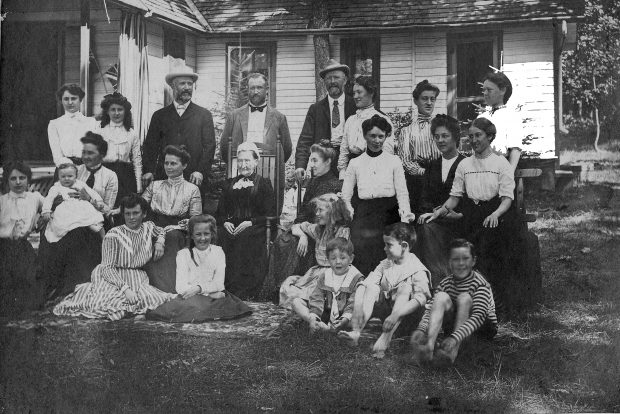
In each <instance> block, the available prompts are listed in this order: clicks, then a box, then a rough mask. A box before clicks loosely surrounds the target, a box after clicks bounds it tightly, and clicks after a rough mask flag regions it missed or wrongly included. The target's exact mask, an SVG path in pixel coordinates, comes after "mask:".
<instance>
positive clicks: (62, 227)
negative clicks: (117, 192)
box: [41, 164, 105, 243]
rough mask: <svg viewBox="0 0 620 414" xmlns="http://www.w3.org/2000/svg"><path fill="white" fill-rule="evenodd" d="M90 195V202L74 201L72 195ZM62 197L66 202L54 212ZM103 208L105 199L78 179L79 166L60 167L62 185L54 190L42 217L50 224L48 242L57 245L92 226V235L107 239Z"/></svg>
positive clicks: (55, 185) (51, 189)
mask: <svg viewBox="0 0 620 414" xmlns="http://www.w3.org/2000/svg"><path fill="white" fill-rule="evenodd" d="M77 193H86V195H87V196H88V198H90V201H86V200H82V199H80V198H74V197H72V195H76V194H77ZM58 196H61V197H62V199H63V202H62V203H60V204H59V205H58V207H56V210H54V212H52V204H53V203H54V199H55V198H56V197H58ZM102 208H103V199H102V198H101V196H100V195H99V194H98V193H97V192H96V191H95V190H93V189H92V188H90V187H89V186H87V185H86V183H84V182H83V181H80V180H78V179H77V167H76V166H75V164H60V166H59V167H58V181H57V182H56V183H54V185H53V186H52V188H50V190H49V192H48V194H47V197H45V201H44V202H43V210H42V214H41V215H42V217H43V220H44V221H46V222H48V224H47V228H46V229H45V238H46V239H47V241H48V242H50V243H54V242H57V241H58V240H60V239H62V237H63V236H64V235H65V234H67V233H68V232H70V231H71V230H73V229H76V228H78V227H85V226H88V228H90V229H91V230H92V231H94V232H96V233H99V234H100V235H101V238H102V239H103V236H105V230H103V215H102V214H101V212H100V211H99V210H100V209H102Z"/></svg>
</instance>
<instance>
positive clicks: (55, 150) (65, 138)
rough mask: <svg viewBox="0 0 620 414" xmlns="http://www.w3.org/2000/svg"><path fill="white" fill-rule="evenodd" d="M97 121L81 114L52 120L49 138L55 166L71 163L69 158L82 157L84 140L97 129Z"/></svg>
mask: <svg viewBox="0 0 620 414" xmlns="http://www.w3.org/2000/svg"><path fill="white" fill-rule="evenodd" d="M97 124H98V123H97V120H95V118H90V117H86V116H84V115H83V114H82V113H81V112H73V113H68V112H67V113H65V114H64V115H63V116H61V117H59V118H56V119H52V120H51V121H50V123H49V125H48V127H47V138H48V140H49V143H50V149H51V150H52V157H53V158H54V164H56V166H59V165H60V164H64V163H68V162H71V160H69V157H76V158H80V157H81V156H82V142H81V141H80V138H82V137H83V136H84V135H86V133H87V132H88V131H95V130H96V129H97Z"/></svg>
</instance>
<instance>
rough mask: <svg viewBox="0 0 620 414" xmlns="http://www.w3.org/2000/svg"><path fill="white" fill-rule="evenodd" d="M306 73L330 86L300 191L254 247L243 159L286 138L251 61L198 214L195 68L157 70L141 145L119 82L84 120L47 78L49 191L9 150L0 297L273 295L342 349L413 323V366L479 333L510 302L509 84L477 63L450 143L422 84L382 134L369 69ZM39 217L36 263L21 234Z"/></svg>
mask: <svg viewBox="0 0 620 414" xmlns="http://www.w3.org/2000/svg"><path fill="white" fill-rule="evenodd" d="M320 74H321V77H322V78H323V80H324V83H325V87H326V89H327V96H326V97H325V98H324V99H322V100H320V101H318V102H317V103H315V104H313V105H311V107H310V108H309V110H308V114H307V116H306V120H305V123H304V126H303V129H302V132H301V135H300V137H299V140H298V143H297V148H296V151H295V173H294V174H295V178H296V181H297V183H298V185H304V186H305V187H306V189H305V194H304V196H303V200H302V201H301V203H300V204H301V208H300V209H299V210H298V214H297V217H296V218H295V220H294V221H293V223H291V224H292V225H290V226H286V225H284V223H282V225H281V226H280V229H279V231H278V235H277V238H276V239H275V240H274V241H273V249H271V255H270V257H268V256H267V254H266V245H267V243H268V242H270V241H268V240H266V234H267V233H266V231H265V228H266V226H267V217H269V216H273V214H274V212H275V210H276V209H275V206H276V203H282V202H283V200H282V199H280V200H276V199H275V197H274V188H273V183H272V182H271V180H270V179H269V178H265V177H263V176H261V175H260V174H257V166H258V163H259V160H260V158H261V156H263V155H265V154H270V153H273V152H274V151H276V148H277V141H278V140H279V141H280V142H281V144H282V148H283V152H284V159H288V157H289V156H290V155H291V154H292V144H291V139H290V134H289V130H288V125H287V121H286V117H285V116H284V115H283V114H282V113H280V112H278V111H277V110H275V109H274V108H271V107H270V106H269V105H268V103H267V90H268V79H267V78H266V77H265V76H264V75H262V74H259V73H256V74H251V75H249V76H248V97H249V102H248V104H247V105H244V106H242V107H241V108H239V109H237V110H235V111H233V112H231V113H230V114H229V115H228V116H227V118H226V125H225V127H224V131H223V133H222V136H221V138H220V149H221V156H222V159H223V160H224V161H226V162H228V161H230V160H231V159H232V155H236V162H235V164H236V171H233V174H232V176H231V177H229V178H228V179H227V180H226V182H225V183H224V185H223V188H222V195H221V197H220V200H219V203H218V207H217V211H214V212H213V214H212V215H209V214H204V213H203V204H202V198H203V196H204V194H205V192H206V191H207V185H206V184H207V182H208V177H209V172H210V167H211V163H212V162H213V157H214V152H215V133H214V128H213V119H212V116H211V114H210V112H209V111H208V110H206V109H204V108H201V107H200V106H198V105H196V104H195V103H193V102H192V101H191V98H192V93H193V90H194V83H195V82H196V80H197V78H198V76H197V75H196V74H195V73H193V72H191V71H189V70H185V71H177V72H175V73H171V74H169V75H167V76H166V82H167V83H168V84H169V85H170V86H171V88H172V90H173V92H174V102H173V103H172V104H171V105H168V106H166V107H164V108H162V109H160V110H158V111H157V112H155V114H154V115H153V117H152V120H151V123H150V126H149V130H148V133H147V135H146V139H145V141H144V144H143V145H141V143H140V139H139V138H138V136H137V134H136V132H135V131H134V129H133V128H132V116H131V104H130V103H129V102H128V101H127V99H126V98H125V97H124V96H122V95H121V94H120V93H117V92H115V93H113V94H110V95H106V96H105V97H104V99H103V101H102V103H101V108H102V111H103V112H102V119H101V121H100V122H97V121H95V120H94V118H88V117H85V116H84V115H82V114H81V113H80V112H79V107H80V104H81V100H82V99H83V98H84V92H83V91H82V90H81V88H80V87H79V86H78V85H64V86H63V87H62V88H61V89H60V90H59V91H58V98H59V100H60V102H61V103H62V105H63V108H64V110H65V114H64V115H63V116H61V117H60V118H58V119H55V120H53V121H50V126H49V129H48V134H49V142H50V147H51V150H52V154H53V159H54V163H55V164H56V166H57V169H56V174H57V179H58V181H57V182H56V183H55V184H54V186H53V187H52V188H51V190H50V191H49V193H48V195H47V196H46V197H45V198H43V197H42V196H41V195H40V194H38V193H36V192H29V191H28V183H29V181H30V179H31V176H32V173H31V170H30V168H29V167H28V166H27V165H25V164H24V163H23V162H20V161H14V162H9V163H6V164H5V165H4V175H3V177H4V180H5V183H6V184H7V186H8V190H9V192H8V193H7V194H5V195H3V196H0V243H2V248H3V251H5V249H6V251H7V252H10V253H11V254H9V255H3V258H2V259H0V267H1V269H0V270H2V274H3V278H2V283H3V289H2V292H3V298H2V306H3V307H4V309H3V311H7V310H8V311H14V310H15V309H24V308H28V307H32V305H33V304H35V303H37V301H38V303H40V301H41V298H44V299H53V298H58V299H57V300H56V302H55V306H54V308H53V312H54V313H55V314H57V315H70V316H83V317H90V318H109V319H111V320H117V319H120V318H122V317H124V316H125V315H127V314H143V313H146V315H147V318H153V319H158V320H166V321H176V322H200V321H206V320H218V319H230V318H234V317H240V316H243V315H247V314H248V313H250V308H249V307H248V305H247V304H245V303H244V302H243V301H242V299H256V298H270V299H274V300H279V303H280V305H281V306H284V307H287V308H289V309H292V310H293V311H295V312H296V313H297V314H299V315H300V316H301V317H302V318H303V319H304V320H306V321H307V322H308V323H309V326H310V329H311V331H317V330H327V331H335V332H337V333H338V336H339V337H340V338H342V339H343V340H344V341H346V342H347V343H349V344H351V345H356V344H357V343H358V340H359V337H360V332H361V331H362V330H363V329H364V326H365V325H366V323H367V322H368V320H369V319H370V318H371V317H373V316H376V317H379V318H381V319H383V320H384V322H383V334H382V335H381V337H380V338H379V339H378V341H377V342H376V343H375V345H374V351H373V353H374V354H375V355H376V356H377V357H383V355H384V354H385V351H386V350H387V348H388V345H389V343H390V340H391V338H392V336H393V335H394V333H395V332H396V331H397V330H399V332H401V333H404V334H411V333H412V332H413V334H412V336H411V343H412V345H413V346H414V350H415V352H414V354H415V358H416V359H417V360H418V361H420V362H424V361H430V360H436V361H439V362H453V361H454V358H455V357H456V354H457V352H458V347H459V345H460V344H461V342H462V341H463V340H464V339H465V338H467V337H468V336H470V335H471V334H472V333H473V332H474V331H479V332H481V333H483V334H485V335H487V336H492V335H493V332H494V329H495V327H496V324H497V317H496V313H495V303H496V302H497V303H498V306H500V307H501V306H502V305H503V303H504V302H508V300H509V297H510V292H508V291H507V289H506V286H507V284H506V283H505V282H506V280H507V279H508V278H510V277H513V276H511V275H509V274H510V273H514V272H516V269H517V268H518V263H517V254H518V252H519V245H518V243H519V240H518V239H519V237H518V236H517V234H518V228H517V223H516V215H515V212H514V207H513V206H512V199H513V192H514V187H515V183H514V170H515V168H516V165H517V163H518V160H519V156H520V147H521V137H520V135H519V125H517V124H516V123H515V122H516V121H515V114H514V113H511V112H510V110H509V109H507V108H506V106H505V104H506V102H507V101H508V99H509V97H510V95H511V93H512V85H511V84H510V80H508V78H507V77H506V76H505V75H504V74H503V73H501V72H496V73H490V74H488V75H487V76H486V78H485V80H484V84H483V95H484V98H485V103H486V104H487V110H486V112H484V113H482V114H481V115H480V116H479V117H478V118H477V119H476V120H474V121H473V122H472V124H471V126H470V127H469V131H468V134H469V140H470V144H471V147H472V149H473V155H472V156H470V157H465V156H463V155H462V154H460V153H459V151H458V147H459V145H460V137H461V129H460V126H459V123H458V121H457V120H456V119H454V118H452V117H450V116H447V115H437V116H434V117H433V111H434V105H435V101H436V99H437V96H438V95H439V93H440V91H439V89H438V88H437V87H436V86H435V85H432V84H431V83H429V82H428V81H423V82H420V83H419V84H418V85H416V87H415V89H414V90H413V93H412V95H413V100H414V103H415V105H416V108H417V111H416V113H415V114H414V117H413V120H412V123H411V124H410V125H408V126H406V127H404V128H402V129H401V130H400V131H395V130H394V127H393V124H392V122H391V121H390V119H389V117H388V116H387V115H385V114H384V113H382V112H381V111H379V110H378V109H376V108H375V106H374V101H375V98H376V96H377V93H378V90H377V86H376V84H375V83H374V81H373V79H372V78H371V77H368V76H359V77H357V78H355V80H354V81H353V97H350V96H348V95H346V94H345V93H344V87H345V84H346V83H347V82H348V80H349V76H350V72H349V68H348V67H347V66H346V65H342V64H340V63H338V62H336V61H334V60H330V61H329V62H328V63H327V65H326V66H325V68H324V69H323V70H322V71H321V73H320ZM229 151H231V152H232V154H230V153H229ZM280 170H281V171H284V168H281V169H280ZM278 182H279V183H280V184H281V185H282V186H283V184H284V179H283V177H282V178H281V179H280V180H278ZM280 193H282V192H280ZM283 221H284V220H283ZM37 229H43V230H42V231H41V243H40V247H39V252H38V257H36V255H35V252H34V250H33V248H32V246H30V244H29V243H28V242H27V241H26V239H27V237H28V235H29V234H30V233H31V232H32V231H35V230H37ZM311 240H312V241H311ZM474 245H475V246H476V248H475V249H474ZM474 266H475V267H476V269H477V270H475V269H474ZM483 275H484V276H483ZM433 287H434V288H433ZM433 292H434V294H433ZM25 298H26V299H25ZM442 328H443V330H444V332H445V333H446V338H445V339H444V340H443V342H442V343H441V347H440V349H438V350H437V351H436V352H434V347H435V341H436V340H437V336H438V334H439V332H440V330H441V329H442Z"/></svg>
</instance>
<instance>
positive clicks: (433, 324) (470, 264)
mask: <svg viewBox="0 0 620 414" xmlns="http://www.w3.org/2000/svg"><path fill="white" fill-rule="evenodd" d="M448 249H449V262H450V269H451V270H452V274H450V275H449V276H447V277H446V278H445V279H443V280H442V281H441V282H440V283H439V286H437V288H436V289H435V295H434V296H433V299H432V302H431V305H430V308H428V309H427V310H426V312H424V316H423V317H422V321H420V325H418V328H417V329H416V330H415V331H414V332H413V335H411V345H412V346H413V358H414V360H415V361H416V362H417V363H418V364H420V363H425V362H431V361H433V362H434V363H436V364H437V365H450V364H452V363H453V362H454V360H455V359H456V356H457V354H458V351H459V347H460V346H461V344H462V343H463V341H464V340H465V339H467V338H469V337H470V336H471V335H472V334H474V333H477V334H479V335H482V336H484V337H485V338H488V339H492V338H493V337H494V336H495V334H496V333H497V316H496V315H495V302H494V301H493V292H492V291H491V285H489V282H487V281H486V279H485V278H484V277H483V276H482V275H481V274H480V273H478V272H476V271H475V270H473V269H474V265H475V264H476V256H475V254H474V245H473V244H471V243H470V242H468V241H467V240H465V239H455V240H453V241H452V242H451V243H450V246H449V248H448ZM442 329H443V332H444V334H445V335H447V336H446V338H445V339H444V340H443V342H442V343H441V347H440V348H439V349H438V350H437V351H434V350H435V341H436V340H437V335H439V331H440V330H442Z"/></svg>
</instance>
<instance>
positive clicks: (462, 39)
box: [447, 30, 503, 118]
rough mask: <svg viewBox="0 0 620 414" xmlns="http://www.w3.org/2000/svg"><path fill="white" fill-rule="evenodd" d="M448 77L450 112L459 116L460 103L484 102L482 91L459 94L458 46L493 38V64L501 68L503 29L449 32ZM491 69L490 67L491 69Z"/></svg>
mask: <svg viewBox="0 0 620 414" xmlns="http://www.w3.org/2000/svg"><path fill="white" fill-rule="evenodd" d="M447 40H448V56H447V59H448V71H447V72H448V77H447V87H448V91H447V109H448V114H449V115H450V116H453V117H455V118H457V117H458V104H459V103H476V102H482V101H483V98H482V91H481V92H480V95H477V96H458V95H457V94H458V79H457V73H458V68H457V48H458V46H459V45H462V44H466V43H475V42H479V41H489V40H493V50H492V51H493V63H492V66H494V67H496V68H500V67H501V66H502V61H503V32H502V31H501V30H487V31H483V32H453V33H449V34H448V39H447ZM490 70H491V69H489V71H490Z"/></svg>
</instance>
